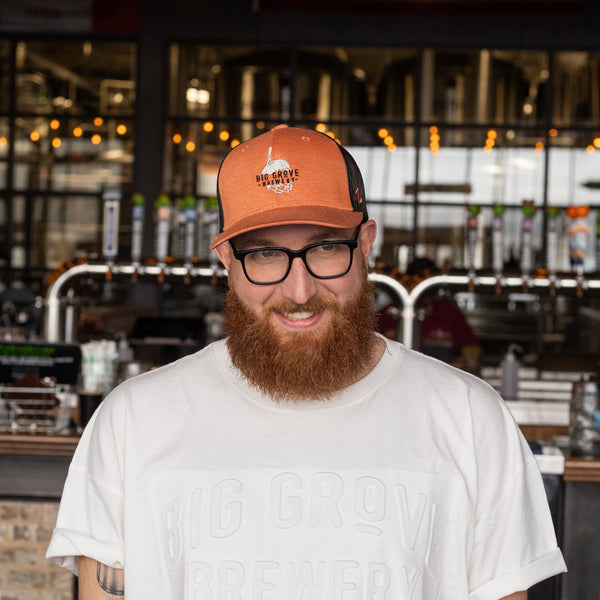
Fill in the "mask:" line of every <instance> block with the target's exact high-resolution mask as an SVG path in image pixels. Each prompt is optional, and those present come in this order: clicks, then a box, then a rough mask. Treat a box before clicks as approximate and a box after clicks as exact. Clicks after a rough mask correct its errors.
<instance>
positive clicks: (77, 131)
mask: <svg viewBox="0 0 600 600" xmlns="http://www.w3.org/2000/svg"><path fill="white" fill-rule="evenodd" d="M73 135H74V136H75V137H81V136H82V135H83V129H81V127H75V129H73Z"/></svg>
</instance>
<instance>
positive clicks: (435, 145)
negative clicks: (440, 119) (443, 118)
mask: <svg viewBox="0 0 600 600" xmlns="http://www.w3.org/2000/svg"><path fill="white" fill-rule="evenodd" d="M438 131H439V130H438V128H437V127H436V126H435V125H432V126H431V127H430V128H429V150H430V151H431V154H432V155H433V156H436V155H437V154H439V152H440V134H439V133H438Z"/></svg>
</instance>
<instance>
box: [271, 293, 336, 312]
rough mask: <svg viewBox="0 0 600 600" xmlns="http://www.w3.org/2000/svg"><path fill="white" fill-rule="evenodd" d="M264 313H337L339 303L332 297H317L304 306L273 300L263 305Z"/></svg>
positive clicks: (288, 301) (290, 301)
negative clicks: (325, 311) (328, 311)
mask: <svg viewBox="0 0 600 600" xmlns="http://www.w3.org/2000/svg"><path fill="white" fill-rule="evenodd" d="M264 309H265V312H266V313H268V314H270V313H273V312H278V313H294V312H311V313H316V312H320V311H322V310H332V311H336V312H337V311H339V310H340V303H339V302H338V300H337V298H336V297H335V296H333V295H327V296H319V297H316V298H311V299H310V300H309V301H308V302H305V303H304V304H298V303H296V302H293V301H292V300H284V299H279V300H277V299H273V300H269V301H267V302H266V303H265V306H264Z"/></svg>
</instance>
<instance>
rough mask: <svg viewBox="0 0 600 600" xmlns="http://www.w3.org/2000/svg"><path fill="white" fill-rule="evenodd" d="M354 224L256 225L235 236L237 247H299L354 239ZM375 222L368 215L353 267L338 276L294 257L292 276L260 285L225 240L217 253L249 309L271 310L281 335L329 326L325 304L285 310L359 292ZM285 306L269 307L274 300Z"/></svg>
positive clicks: (264, 312)
mask: <svg viewBox="0 0 600 600" xmlns="http://www.w3.org/2000/svg"><path fill="white" fill-rule="evenodd" d="M355 232H356V230H355V229H331V228H325V227H320V226H316V225H281V226H277V227H268V228H265V229H260V230H257V231H251V232H248V233H245V234H243V235H240V236H238V237H236V238H235V240H234V245H235V248H236V250H249V249H254V248H264V247H279V248H287V249H289V250H300V249H301V248H304V247H305V246H308V245H309V244H315V243H318V242H323V241H335V240H350V239H353V238H354V236H355ZM375 233H376V225H375V222H374V221H367V222H366V223H364V224H363V225H361V227H360V232H359V236H358V247H357V248H356V250H355V251H354V256H353V261H352V267H351V268H350V271H349V272H348V273H346V275H344V276H342V277H338V278H335V279H317V278H315V277H313V276H312V275H311V274H310V273H309V272H308V271H307V269H306V266H305V265H304V263H303V262H302V260H301V259H299V258H296V259H295V260H293V261H292V266H291V269H290V272H289V274H288V276H287V277H286V278H285V279H284V280H283V281H282V282H281V283H277V284H274V285H256V284H253V283H251V282H250V281H248V280H247V279H246V276H245V274H244V271H243V269H242V264H241V262H240V261H239V260H237V259H236V258H235V257H234V256H233V253H232V249H231V246H230V245H229V243H227V242H225V243H224V244H222V245H221V246H219V247H218V248H217V254H218V256H219V258H220V260H221V262H222V263H223V264H224V265H225V268H226V269H227V270H228V273H229V286H230V288H231V289H232V290H234V291H235V293H236V294H237V295H238V297H239V298H240V299H241V301H242V302H243V303H244V305H245V306H246V308H247V309H249V310H250V311H251V312H252V313H254V315H255V316H256V317H259V318H261V317H263V316H265V315H267V318H268V320H269V323H270V325H271V326H272V328H273V331H275V332H277V333H278V334H279V335H280V336H281V337H282V338H286V337H289V336H290V335H293V334H294V333H299V332H313V334H314V335H317V336H318V332H320V331H326V330H327V328H328V327H329V326H330V325H331V314H330V312H329V311H328V310H326V309H322V310H318V311H316V312H313V311H310V312H307V311H293V312H288V311H287V310H284V309H285V307H286V306H287V307H291V306H292V305H307V304H309V303H310V301H311V300H314V299H318V298H324V297H327V296H333V297H334V298H336V299H337V301H338V302H339V304H340V306H341V307H344V305H346V304H347V303H348V301H349V300H350V299H352V298H354V297H356V295H357V294H358V292H359V290H360V289H361V286H362V283H363V280H364V277H365V270H366V268H365V265H366V260H367V256H368V254H369V251H370V249H371V246H372V244H373V241H374V239H375ZM271 305H275V306H281V307H282V309H281V310H277V309H275V310H270V309H269V306H271Z"/></svg>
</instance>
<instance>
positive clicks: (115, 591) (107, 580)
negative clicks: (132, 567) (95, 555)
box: [96, 562, 125, 596]
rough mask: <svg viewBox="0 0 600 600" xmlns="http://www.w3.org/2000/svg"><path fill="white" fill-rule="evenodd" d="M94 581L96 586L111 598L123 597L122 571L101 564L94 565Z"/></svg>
mask: <svg viewBox="0 0 600 600" xmlns="http://www.w3.org/2000/svg"><path fill="white" fill-rule="evenodd" d="M96 579H97V580H98V585H99V586H100V587H101V588H102V589H103V590H104V591H105V592H106V593H107V594H110V595H111V596H124V595H125V585H124V581H123V571H120V570H118V569H113V568H112V567H107V566H106V565H103V564H102V563H100V562H98V563H96Z"/></svg>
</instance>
